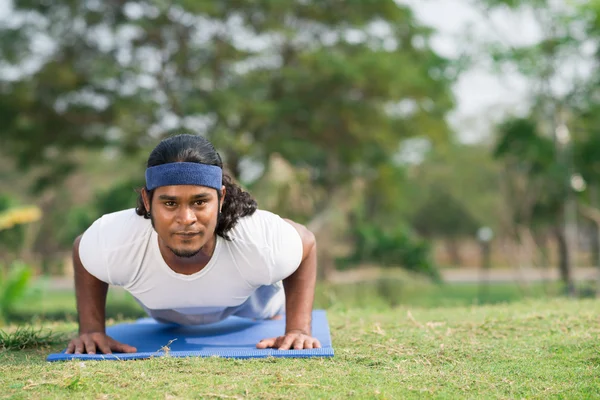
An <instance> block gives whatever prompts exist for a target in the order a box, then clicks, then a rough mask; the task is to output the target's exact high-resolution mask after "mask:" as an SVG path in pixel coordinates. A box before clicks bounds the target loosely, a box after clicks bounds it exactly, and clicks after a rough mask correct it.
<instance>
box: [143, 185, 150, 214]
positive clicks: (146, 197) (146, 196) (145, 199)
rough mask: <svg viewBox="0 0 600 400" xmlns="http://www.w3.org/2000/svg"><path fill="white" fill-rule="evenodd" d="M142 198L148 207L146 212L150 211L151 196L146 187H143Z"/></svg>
mask: <svg viewBox="0 0 600 400" xmlns="http://www.w3.org/2000/svg"><path fill="white" fill-rule="evenodd" d="M142 200H143V201H144V207H146V212H150V196H148V192H147V191H146V188H143V189H142Z"/></svg>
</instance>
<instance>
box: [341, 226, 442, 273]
mask: <svg viewBox="0 0 600 400" xmlns="http://www.w3.org/2000/svg"><path fill="white" fill-rule="evenodd" d="M352 233H353V236H354V238H355V241H354V247H353V252H352V254H351V255H350V256H349V257H347V258H343V259H340V260H338V263H339V264H340V266H341V267H342V268H348V267H349V266H352V265H356V264H360V263H376V264H378V265H382V266H387V267H402V268H405V269H407V270H410V271H415V272H418V273H421V274H424V275H427V276H429V277H431V278H433V279H434V280H438V281H439V279H440V275H439V271H438V269H437V267H436V266H435V265H434V263H433V261H432V259H431V247H430V245H429V242H427V241H425V240H422V239H419V238H418V237H416V236H415V235H414V234H412V233H411V232H410V231H409V230H408V229H406V228H405V227H403V226H396V227H394V228H391V229H388V230H384V229H383V228H382V227H381V226H379V225H378V224H371V223H368V222H361V223H358V224H356V225H355V226H354V227H353V232H352Z"/></svg>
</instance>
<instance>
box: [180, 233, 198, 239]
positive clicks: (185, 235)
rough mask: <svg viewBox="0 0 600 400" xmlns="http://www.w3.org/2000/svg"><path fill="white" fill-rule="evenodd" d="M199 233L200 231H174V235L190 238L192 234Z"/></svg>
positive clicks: (196, 234)
mask: <svg viewBox="0 0 600 400" xmlns="http://www.w3.org/2000/svg"><path fill="white" fill-rule="evenodd" d="M198 235H200V232H176V233H175V236H180V237H184V238H192V237H194V236H198Z"/></svg>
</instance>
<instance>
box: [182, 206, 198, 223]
mask: <svg viewBox="0 0 600 400" xmlns="http://www.w3.org/2000/svg"><path fill="white" fill-rule="evenodd" d="M177 217H178V219H179V223H180V224H182V225H192V224H193V223H194V222H196V214H195V213H194V210H192V209H191V208H190V207H181V208H180V209H179V213H178V214H177Z"/></svg>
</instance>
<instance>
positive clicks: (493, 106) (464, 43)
mask: <svg viewBox="0 0 600 400" xmlns="http://www.w3.org/2000/svg"><path fill="white" fill-rule="evenodd" d="M10 1H11V0H0V23H1V22H2V21H3V20H4V21H6V17H7V16H8V15H9V13H10V8H11V7H10ZM396 1H397V2H399V3H404V4H407V5H409V6H410V7H411V8H412V9H413V11H414V13H415V16H416V17H417V19H418V20H419V21H420V22H421V23H423V24H425V25H428V26H431V27H433V28H434V29H435V30H436V34H435V35H434V37H433V40H432V42H431V44H432V46H433V48H434V49H435V50H436V51H437V52H438V53H439V54H441V55H443V56H447V57H450V58H454V57H457V56H458V55H460V54H461V52H463V51H465V50H468V49H469V48H470V47H472V46H473V43H472V41H471V40H468V39H466V38H465V32H466V31H467V30H470V31H471V32H472V33H473V34H474V35H475V37H477V38H478V39H484V38H489V39H496V40H497V39H501V40H503V41H505V42H507V43H511V44H512V45H520V44H530V43H533V42H535V41H536V40H538V39H539V37H540V32H539V31H538V30H537V29H536V25H535V24H534V23H532V18H531V16H530V15H527V13H523V14H522V15H520V16H519V17H515V16H514V15H512V16H510V17H509V16H508V15H507V14H503V13H502V12H496V13H495V14H493V15H492V16H491V17H490V18H489V19H488V18H486V17H484V16H483V15H482V14H480V13H478V12H477V10H475V9H474V7H473V6H471V5H470V4H469V3H471V0H396ZM454 93H455V97H456V100H457V107H456V109H455V110H454V111H453V112H452V114H451V115H450V116H449V121H450V123H451V124H452V125H453V127H454V128H455V130H456V131H457V134H458V136H459V138H460V139H461V140H462V141H463V142H476V141H479V140H481V139H482V138H485V137H486V136H487V135H488V134H489V130H490V126H491V124H490V123H491V121H493V120H497V119H498V118H500V117H501V116H502V115H503V114H504V113H506V112H513V111H520V110H521V111H522V110H523V109H524V108H526V105H527V99H528V87H527V82H525V81H523V79H521V78H519V76H517V75H515V74H508V75H503V76H496V75H494V74H492V73H491V72H490V71H489V70H488V69H486V68H485V67H484V66H482V65H474V66H472V67H471V68H470V69H469V70H468V71H466V72H465V73H463V74H462V75H461V77H460V78H459V80H458V82H457V84H456V85H455V87H454Z"/></svg>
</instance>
